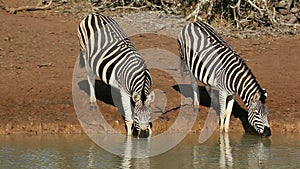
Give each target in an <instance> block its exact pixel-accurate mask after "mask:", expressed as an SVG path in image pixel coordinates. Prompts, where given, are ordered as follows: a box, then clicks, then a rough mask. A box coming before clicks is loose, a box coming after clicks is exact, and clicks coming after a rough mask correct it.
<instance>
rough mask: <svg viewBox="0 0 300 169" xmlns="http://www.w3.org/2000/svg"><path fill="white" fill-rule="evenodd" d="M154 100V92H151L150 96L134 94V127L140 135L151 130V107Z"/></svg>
mask: <svg viewBox="0 0 300 169" xmlns="http://www.w3.org/2000/svg"><path fill="white" fill-rule="evenodd" d="M154 98H155V94H154V92H151V93H150V94H149V95H146V94H144V93H142V94H139V93H137V92H134V93H133V94H132V101H133V102H134V111H133V125H134V127H135V128H136V130H137V131H138V132H139V133H140V132H141V131H146V130H147V129H150V123H151V114H152V111H151V107H150V106H151V103H152V102H153V101H154Z"/></svg>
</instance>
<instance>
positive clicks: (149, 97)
mask: <svg viewBox="0 0 300 169" xmlns="http://www.w3.org/2000/svg"><path fill="white" fill-rule="evenodd" d="M154 99H155V94H154V92H153V91H152V92H151V93H150V94H149V95H148V96H147V100H148V101H149V103H153V102H154Z"/></svg>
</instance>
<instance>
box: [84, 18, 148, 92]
mask: <svg viewBox="0 0 300 169" xmlns="http://www.w3.org/2000/svg"><path fill="white" fill-rule="evenodd" d="M78 38H79V42H80V47H81V54H80V56H81V57H83V59H81V60H84V61H85V65H88V66H89V67H90V69H91V70H92V71H93V72H95V74H97V76H98V77H99V78H100V79H101V80H102V81H103V82H105V83H106V84H110V85H111V80H118V83H119V84H118V85H121V86H122V87H123V89H124V90H125V91H126V92H127V93H128V94H132V92H133V91H137V92H139V93H143V92H141V91H142V90H144V89H145V91H146V94H149V93H150V92H149V89H148V88H150V86H151V76H150V73H149V71H148V69H147V67H146V65H145V63H144V60H143V59H142V58H141V56H140V55H139V53H138V52H137V50H136V48H135V47H134V45H133V43H132V42H131V41H130V39H129V38H128V36H127V34H126V33H125V32H124V31H123V30H122V29H121V27H120V26H119V24H118V23H117V22H116V21H115V20H113V19H112V18H110V17H108V16H105V15H102V14H98V13H93V14H90V15H88V16H87V17H86V18H85V19H83V20H82V21H81V23H80V24H79V27H78ZM81 65H82V63H81ZM112 77H114V78H112ZM149 82H150V83H149ZM115 87H118V86H115Z"/></svg>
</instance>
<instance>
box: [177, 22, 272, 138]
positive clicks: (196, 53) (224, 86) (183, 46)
mask: <svg viewBox="0 0 300 169" xmlns="http://www.w3.org/2000/svg"><path fill="white" fill-rule="evenodd" d="M177 42H178V49H179V54H180V57H181V61H182V63H183V65H184V67H185V68H186V69H187V70H188V72H189V74H190V75H191V77H192V88H193V93H194V103H193V104H194V108H195V110H196V109H199V100H198V96H197V95H198V94H197V90H198V86H197V81H196V79H198V80H199V81H201V82H202V83H204V84H205V85H206V89H207V90H210V89H211V88H216V89H218V91H219V94H218V98H219V105H220V107H219V111H220V131H221V132H222V131H225V132H228V130H229V120H230V115H231V111H232V107H233V104H234V100H235V97H236V95H239V96H240V97H241V99H242V100H243V102H244V103H245V105H246V106H247V109H248V121H249V123H250V124H251V126H252V127H253V128H254V129H255V130H256V131H257V132H258V133H259V134H260V135H263V136H270V135H271V130H270V126H269V123H268V117H267V116H268V110H267V107H266V105H265V102H266V98H267V92H266V90H265V89H264V88H261V87H260V85H259V84H258V82H257V80H256V78H255V77H254V75H253V73H252V72H251V70H250V69H249V68H248V66H247V65H246V63H245V62H244V61H243V60H242V59H241V58H240V57H239V55H238V54H237V53H236V52H235V51H234V49H233V48H232V47H231V46H230V45H229V43H227V42H226V41H225V40H223V39H222V37H221V36H220V35H219V34H217V33H216V31H215V30H214V29H213V28H212V27H211V26H210V25H208V24H206V23H204V22H202V21H200V22H192V23H189V24H187V25H186V26H184V27H183V28H182V30H181V31H180V32H179V34H178V37H177ZM227 99H228V104H226V100H227Z"/></svg>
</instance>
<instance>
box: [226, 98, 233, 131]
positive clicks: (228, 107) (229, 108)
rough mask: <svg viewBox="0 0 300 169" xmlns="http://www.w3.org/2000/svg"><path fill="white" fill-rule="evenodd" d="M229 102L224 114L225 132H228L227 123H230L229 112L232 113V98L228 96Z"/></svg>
mask: <svg viewBox="0 0 300 169" xmlns="http://www.w3.org/2000/svg"><path fill="white" fill-rule="evenodd" d="M228 98H229V101H228V103H227V107H226V112H225V116H226V117H225V124H224V125H225V132H228V131H229V122H230V116H231V112H232V108H233V104H234V100H235V99H234V96H229V97H228Z"/></svg>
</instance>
